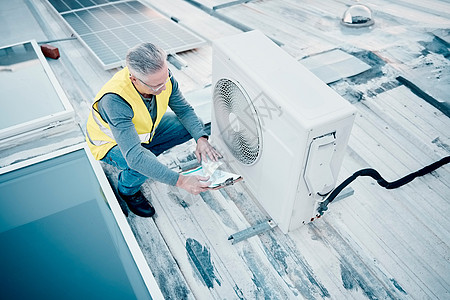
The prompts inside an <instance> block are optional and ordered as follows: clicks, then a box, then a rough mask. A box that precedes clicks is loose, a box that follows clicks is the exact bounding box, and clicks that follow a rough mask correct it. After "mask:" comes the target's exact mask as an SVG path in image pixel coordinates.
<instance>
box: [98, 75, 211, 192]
mask: <svg viewBox="0 0 450 300" xmlns="http://www.w3.org/2000/svg"><path fill="white" fill-rule="evenodd" d="M171 81H172V94H171V95H170V98H169V107H170V108H171V109H172V111H173V112H174V113H175V114H176V115H177V117H178V118H179V119H180V121H181V123H182V124H183V126H184V127H185V128H186V130H187V131H188V132H189V133H190V134H191V136H192V137H193V138H194V139H195V140H196V141H197V140H198V139H199V138H200V137H202V136H204V135H207V133H206V132H205V131H204V128H203V125H202V123H201V121H200V120H199V118H198V117H197V115H196V114H195V112H194V109H193V108H192V106H191V105H190V104H189V103H188V102H187V101H186V99H185V98H184V96H183V95H182V93H181V91H180V90H179V88H178V82H177V81H176V80H175V78H173V77H172V78H171ZM141 97H142V95H141ZM142 100H143V101H144V103H145V105H146V106H147V108H148V110H149V112H150V115H151V116H155V115H156V105H155V101H152V99H151V98H149V99H147V98H144V97H142ZM98 110H99V113H100V115H101V117H102V118H103V120H105V121H106V122H107V123H108V124H109V126H110V127H111V131H112V134H113V136H114V139H115V140H116V142H117V144H118V146H119V148H120V151H121V152H122V155H123V156H124V158H125V159H126V161H127V164H128V166H129V167H130V168H131V169H133V170H135V171H137V172H139V173H141V174H143V175H145V176H147V177H150V178H153V179H155V180H157V181H160V182H163V183H166V184H169V185H175V184H176V183H177V181H178V177H179V174H178V173H177V172H175V171H173V170H170V169H169V168H168V167H167V166H165V165H163V164H162V163H160V162H159V161H158V159H157V158H156V156H155V155H154V154H153V153H152V152H151V151H149V150H147V149H145V148H144V147H142V146H141V141H140V140H139V136H138V134H137V132H136V129H135V127H134V124H133V122H132V121H131V120H132V118H133V116H134V113H133V110H132V109H131V107H130V105H129V104H128V103H127V102H125V101H124V100H123V99H122V97H120V96H119V95H116V94H106V95H104V96H103V98H102V99H101V100H100V101H99V103H98Z"/></svg>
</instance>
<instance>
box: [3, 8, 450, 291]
mask: <svg viewBox="0 0 450 300" xmlns="http://www.w3.org/2000/svg"><path fill="white" fill-rule="evenodd" d="M141 2H142V3H144V4H146V5H147V6H149V7H151V8H153V9H155V10H156V11H158V12H160V13H161V14H163V15H164V16H166V17H167V18H172V19H173V20H177V21H178V24H180V25H181V26H183V27H185V28H187V29H189V30H190V31H192V32H193V33H195V34H197V35H199V36H201V37H202V38H204V39H205V40H206V41H207V43H206V44H205V45H203V46H201V47H199V48H196V49H194V50H190V51H185V52H182V53H178V54H177V55H173V56H172V57H171V60H170V61H171V63H172V65H171V70H172V72H173V73H174V76H175V77H176V78H177V80H178V81H179V82H180V85H181V88H182V90H183V91H184V94H185V96H186V98H187V99H188V100H189V101H191V103H192V104H193V105H194V107H195V108H196V111H197V112H198V113H199V114H200V115H201V117H202V119H203V120H204V121H206V122H207V121H209V120H210V118H211V116H210V110H211V102H210V101H211V82H212V70H211V64H212V48H211V41H213V40H214V39H216V38H220V37H225V36H229V35H233V34H238V33H240V32H242V31H243V30H244V31H248V30H252V29H257V30H260V31H262V32H263V33H265V34H266V35H267V36H268V37H270V38H271V39H272V40H273V41H274V42H275V43H277V44H278V45H280V47H281V48H282V49H283V50H285V51H286V52H287V53H289V54H290V55H291V56H293V57H294V58H295V59H296V60H298V61H299V62H300V63H302V64H304V65H305V66H306V67H307V68H309V69H310V70H311V71H312V72H313V73H315V74H316V75H317V76H318V77H319V78H320V79H322V80H323V81H324V82H326V83H327V84H328V85H329V86H330V87H331V88H332V89H333V90H335V91H336V92H337V93H338V94H340V95H341V96H342V97H343V98H344V99H346V100H347V101H349V102H350V103H351V104H352V105H353V106H354V107H355V108H356V109H357V116H356V119H355V123H354V126H353V129H352V133H351V136H350V140H349V144H348V147H347V150H346V154H345V158H344V161H343V164H342V168H341V171H340V173H339V178H338V183H340V182H342V181H343V180H344V179H346V178H347V177H348V176H350V175H351V174H353V173H354V172H355V171H357V170H359V169H362V168H368V167H371V168H374V169H376V170H377V171H378V172H379V173H380V174H382V176H383V177H384V178H385V179H386V180H388V181H394V180H396V179H398V178H400V177H403V176H405V175H407V174H409V173H411V172H414V171H416V170H418V169H420V168H422V167H424V166H425V165H428V164H431V163H433V162H435V161H437V160H439V159H441V158H442V157H445V156H448V155H450V119H449V111H450V110H449V105H450V98H449V96H448V95H449V94H450V61H449V57H450V52H449V43H450V40H449V31H450V4H449V3H448V2H447V1H436V0H430V1H419V0H412V1H401V0H397V1H387V0H373V1H364V2H360V3H362V4H365V5H367V6H368V7H370V9H371V10H372V12H373V19H374V21H375V23H374V25H372V26H370V27H365V28H350V27H345V26H342V25H341V24H340V19H341V17H342V15H343V13H344V12H345V10H346V9H347V8H348V7H349V6H350V5H353V4H355V3H356V2H353V1H345V0H326V1H309V0H307V1H294V0H279V1H274V0H259V1H233V2H228V1H206V0H197V1H193V0H152V1H141ZM0 20H1V21H0V24H2V26H1V27H0V46H6V45H10V44H14V43H18V42H22V41H27V40H30V39H35V40H37V41H38V42H45V41H50V42H49V43H50V44H51V45H53V46H56V47H58V48H59V51H60V53H61V57H60V58H59V59H58V60H52V59H47V61H48V63H49V64H50V67H51V68H52V70H53V72H54V73H55V75H56V77H57V78H58V80H59V82H60V84H61V86H62V87H63V89H64V91H65V93H66V94H67V97H68V98H69V101H70V102H71V104H72V106H73V107H74V109H75V111H76V121H77V124H79V126H77V127H76V128H72V129H70V130H68V131H66V132H63V133H59V134H57V135H53V136H48V137H43V138H42V139H39V140H37V141H33V143H32V144H30V143H27V144H24V145H16V146H14V147H10V148H5V149H2V150H1V152H0V153H1V154H0V167H4V166H7V165H11V164H14V163H16V162H18V161H22V160H24V159H27V158H29V157H34V156H39V155H42V154H45V153H48V152H51V151H54V150H56V149H60V148H64V147H67V146H69V145H73V144H77V143H82V142H83V141H84V134H83V132H84V130H85V123H86V119H87V116H88V113H89V109H90V105H91V103H92V99H93V98H94V96H95V94H96V93H97V91H98V90H99V89H100V88H101V86H102V85H103V84H104V83H105V82H106V81H107V80H108V79H109V78H110V77H111V76H112V75H113V74H114V73H115V72H116V71H117V70H119V68H116V69H111V70H104V69H103V68H102V66H101V65H100V64H99V63H98V62H97V61H96V60H95V59H94V57H93V56H92V55H91V54H90V53H89V51H88V50H87V49H86V48H85V47H83V45H82V44H81V43H80V41H79V40H78V39H77V38H76V37H74V35H73V32H71V31H70V29H69V28H68V27H67V26H66V25H65V23H64V22H63V21H62V19H61V18H60V17H59V16H58V15H57V14H56V13H55V12H54V11H52V10H51V9H50V6H49V4H48V2H47V1H45V0H18V1H7V0H0ZM261 51H264V50H263V49H262V50H261ZM330 53H331V54H332V55H330ZM337 58H339V60H338V61H337V60H336V59H337ZM180 65H182V67H180ZM287 84H289V83H287ZM6 100H7V99H2V100H1V101H6ZM194 146H195V145H194V143H193V142H188V143H186V144H183V145H180V146H177V147H175V148H174V149H172V150H170V151H168V152H167V153H165V154H163V155H162V156H160V160H161V161H162V162H164V163H166V164H167V165H168V166H169V167H173V168H174V167H176V166H178V165H180V164H181V163H184V162H186V161H188V160H190V159H192V158H193V153H192V152H193V149H194ZM103 168H104V171H105V173H106V174H107V176H108V178H109V179H110V181H111V183H112V184H113V185H114V184H115V181H116V176H117V170H116V169H114V168H112V167H110V166H108V165H103ZM268 171H269V170H268ZM351 187H352V189H353V190H354V194H353V195H351V196H349V197H346V198H344V199H342V200H339V201H337V202H335V203H332V204H331V205H330V206H329V209H328V211H327V212H325V214H324V215H323V217H322V218H320V219H318V220H315V221H314V222H312V223H309V224H307V225H305V226H303V227H301V228H299V229H297V230H294V231H292V232H289V233H288V234H283V233H282V232H281V230H280V229H279V228H277V227H275V228H273V229H272V230H269V231H266V232H264V233H261V234H259V235H257V236H254V237H251V238H249V239H247V240H244V241H242V242H239V243H236V244H232V243H231V242H230V241H229V240H228V237H229V236H230V235H232V234H233V233H236V232H238V231H241V230H244V229H246V228H249V227H251V226H253V225H256V224H259V223H261V222H265V221H267V220H268V219H269V216H268V214H267V213H266V212H264V211H263V210H262V209H261V208H259V206H258V205H257V204H256V203H257V201H256V199H255V198H254V197H253V196H252V195H251V194H250V193H249V191H248V189H247V187H246V185H245V181H244V182H243V183H239V184H236V185H234V186H230V187H226V188H224V189H221V190H218V191H209V192H205V193H202V194H201V195H198V196H191V195H188V194H186V193H184V191H180V190H178V189H177V188H175V187H170V186H167V185H164V184H161V183H158V182H155V181H152V180H148V181H147V182H146V183H145V184H144V186H143V192H144V194H145V195H146V196H147V197H149V198H151V202H152V203H153V205H154V206H155V208H156V215H155V217H153V218H151V219H144V218H140V217H136V216H135V215H134V214H132V213H131V212H130V213H129V216H128V223H129V224H130V226H131V228H132V230H133V232H134V234H135V236H136V239H137V241H138V243H139V245H140V246H141V249H142V251H143V253H144V256H145V257H146V259H147V262H148V264H149V266H150V268H151V270H152V272H153V275H154V277H155V278H156V280H157V282H158V284H159V286H160V289H161V291H162V293H163V295H164V297H165V298H167V299H291V298H292V299H323V298H325V299H326V298H330V299H367V298H368V299H449V298H450V166H449V165H446V166H444V167H442V168H439V169H438V170H436V171H434V172H432V173H431V174H428V175H425V176H423V177H419V178H417V179H415V180H414V181H413V182H411V183H410V184H407V185H405V186H402V187H400V188H398V189H393V190H386V189H384V188H382V187H380V186H379V185H377V184H376V182H375V181H373V180H372V179H370V178H366V177H363V178H358V179H357V180H356V181H354V182H353V183H352V184H351ZM274 188H279V189H282V188H283V187H274Z"/></svg>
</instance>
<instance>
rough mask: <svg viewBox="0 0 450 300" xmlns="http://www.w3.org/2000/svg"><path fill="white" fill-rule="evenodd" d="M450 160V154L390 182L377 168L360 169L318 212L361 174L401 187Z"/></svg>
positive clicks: (385, 183) (391, 185) (386, 185)
mask: <svg viewBox="0 0 450 300" xmlns="http://www.w3.org/2000/svg"><path fill="white" fill-rule="evenodd" d="M449 162H450V156H447V157H444V158H442V159H441V160H438V161H436V162H434V163H432V164H431V165H428V166H426V167H424V168H422V169H420V170H418V171H416V172H413V173H411V174H408V175H406V176H405V177H402V178H400V179H398V180H396V181H393V182H388V181H386V180H385V179H384V178H383V177H381V175H380V173H378V172H377V171H376V170H374V169H371V168H368V169H362V170H359V171H356V172H355V173H353V175H352V176H350V177H348V178H347V179H346V180H344V181H343V182H342V183H341V184H340V185H338V186H337V187H336V188H335V189H334V190H333V191H332V192H331V193H330V194H329V196H328V197H327V198H326V199H325V201H323V202H321V203H320V205H319V208H318V212H319V214H320V215H323V213H324V211H326V210H327V209H328V207H327V206H328V204H330V203H331V202H332V201H333V200H334V198H336V196H337V195H338V194H339V193H340V192H341V191H342V190H343V189H344V188H345V187H346V186H347V185H349V184H350V183H351V182H352V181H353V180H355V179H356V178H357V177H359V176H370V177H372V178H373V179H375V180H376V181H377V183H378V184H379V185H381V186H382V187H384V188H386V189H396V188H398V187H401V186H402V185H405V184H407V183H409V182H411V181H413V180H414V178H416V177H419V176H423V175H425V174H428V173H430V172H433V171H434V170H436V169H437V168H439V167H441V166H443V165H445V164H448V163H449Z"/></svg>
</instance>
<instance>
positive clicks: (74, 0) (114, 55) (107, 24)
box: [48, 0, 205, 69]
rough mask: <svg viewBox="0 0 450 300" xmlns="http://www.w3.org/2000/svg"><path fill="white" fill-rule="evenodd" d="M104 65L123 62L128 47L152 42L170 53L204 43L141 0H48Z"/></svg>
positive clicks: (116, 65)
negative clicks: (140, 0)
mask: <svg viewBox="0 0 450 300" xmlns="http://www.w3.org/2000/svg"><path fill="white" fill-rule="evenodd" d="M48 1H49V2H50V4H51V5H52V6H53V7H54V8H55V10H56V11H57V12H58V13H59V14H60V15H61V17H62V18H63V19H64V20H65V21H66V22H67V24H68V25H69V26H70V27H71V28H72V29H73V31H75V32H76V34H77V35H78V37H79V39H80V40H81V41H82V42H83V43H84V44H85V45H86V46H87V47H88V48H89V49H90V50H91V52H92V53H93V54H94V56H95V57H96V58H97V59H98V60H99V61H100V63H101V64H102V65H103V67H104V68H105V69H111V68H115V67H118V66H120V65H123V62H124V60H125V55H126V53H127V51H128V49H129V48H131V47H133V46H135V45H136V44H139V43H141V42H151V43H154V44H156V45H158V46H160V47H161V48H163V49H164V50H165V51H166V52H167V53H169V54H171V53H177V52H181V51H186V50H190V49H193V48H197V47H199V46H201V45H202V44H204V43H205V40H204V39H202V38H201V37H199V36H197V35H195V34H193V33H192V32H190V31H188V30H187V29H185V28H183V27H181V26H180V25H179V24H177V23H175V22H173V21H171V20H170V19H168V18H166V17H164V16H162V15H161V14H159V13H158V12H156V11H155V10H153V9H151V8H149V7H147V6H145V5H143V4H142V3H140V2H139V1H117V0H116V1H114V0H109V1H108V0H48Z"/></svg>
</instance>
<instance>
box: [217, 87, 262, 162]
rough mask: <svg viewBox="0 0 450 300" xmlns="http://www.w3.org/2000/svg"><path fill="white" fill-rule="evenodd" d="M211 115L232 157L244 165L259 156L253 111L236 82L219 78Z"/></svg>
mask: <svg viewBox="0 0 450 300" xmlns="http://www.w3.org/2000/svg"><path fill="white" fill-rule="evenodd" d="M213 101H214V112H215V117H216V122H217V126H218V127H219V132H220V135H221V136H222V139H223V140H224V142H225V144H226V145H227V146H228V148H229V150H230V151H231V153H232V154H233V156H234V157H235V158H236V159H237V160H238V161H240V162H241V163H243V164H245V165H251V164H254V163H255V162H256V160H257V159H258V157H259V155H260V151H261V149H260V146H261V130H260V124H259V122H258V119H257V114H256V110H255V108H254V106H253V104H252V103H251V101H250V100H249V97H248V96H247V94H246V93H245V91H244V90H243V89H242V88H241V87H240V86H238V85H237V83H235V82H233V81H231V80H229V79H226V78H222V79H220V80H219V81H218V82H217V83H216V86H215V87H214V94H213Z"/></svg>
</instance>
